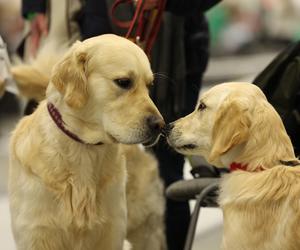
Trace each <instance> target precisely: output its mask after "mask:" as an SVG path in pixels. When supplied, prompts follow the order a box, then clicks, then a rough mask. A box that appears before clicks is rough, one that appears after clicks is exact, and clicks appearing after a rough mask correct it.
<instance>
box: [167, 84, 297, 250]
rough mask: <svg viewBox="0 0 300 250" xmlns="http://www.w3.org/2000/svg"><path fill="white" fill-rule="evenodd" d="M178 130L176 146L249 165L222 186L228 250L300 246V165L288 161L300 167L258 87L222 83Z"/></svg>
mask: <svg viewBox="0 0 300 250" xmlns="http://www.w3.org/2000/svg"><path fill="white" fill-rule="evenodd" d="M200 103H202V104H201V105H200ZM203 104H204V105H205V106H206V107H205V108H203V109H201V107H203ZM199 107H200V109H199ZM173 125H174V128H173V129H172V130H171V132H170V134H169V136H168V142H169V143H170V145H172V146H173V147H174V148H175V149H176V150H177V151H179V152H181V153H183V154H193V155H202V156H204V157H205V158H206V159H207V160H208V161H209V162H210V163H212V164H215V165H216V166H218V167H229V165H230V163H232V162H237V163H241V164H242V165H246V166H247V171H236V172H233V173H231V174H228V175H227V176H225V177H224V178H223V180H222V182H221V193H220V198H219V199H220V200H219V202H220V206H221V207H222V209H223V214H224V234H223V243H222V249H224V250H253V249H255V250H270V249H272V250H283V249H284V250H296V249H300V233H299V232H300V231H299V226H300V202H299V197H300V168H299V167H288V166H284V165H282V164H281V163H280V161H288V160H293V161H296V162H298V163H299V164H300V162H299V161H298V159H297V158H296V157H295V155H294V151H293V147H292V144H291V141H290V138H289V137H288V135H287V133H286V131H285V128H284V126H283V123H282V121H281V119H280V117H279V115H278V114H277V112H276V111H275V110H274V108H273V107H272V106H271V105H270V104H269V103H268V101H267V99H266V97H265V96H264V94H263V93H262V91H261V90H260V89H259V88H258V87H256V86H255V85H253V84H249V83H225V84H220V85H217V86H216V87H213V88H212V89H210V90H209V91H207V92H206V93H204V94H203V95H202V96H201V97H200V100H199V103H198V105H197V107H196V109H195V111H194V112H193V113H192V114H190V115H188V116H186V117H183V118H182V119H179V120H178V121H175V122H174V123H173ZM191 145H192V147H193V148H191ZM299 166H300V165H299Z"/></svg>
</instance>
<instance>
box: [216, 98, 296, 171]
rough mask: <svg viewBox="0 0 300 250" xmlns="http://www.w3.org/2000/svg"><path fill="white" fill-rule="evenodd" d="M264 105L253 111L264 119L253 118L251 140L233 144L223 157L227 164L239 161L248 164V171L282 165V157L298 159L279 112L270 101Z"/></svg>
mask: <svg viewBox="0 0 300 250" xmlns="http://www.w3.org/2000/svg"><path fill="white" fill-rule="evenodd" d="M262 106H264V107H263V108H261V107H260V106H258V107H257V108H256V110H254V111H253V112H255V114H256V115H260V116H261V119H259V120H257V121H258V122H254V121H253V123H252V125H251V127H250V132H249V134H250V136H249V139H248V140H247V142H245V143H243V144H241V145H237V146H235V147H233V148H232V149H231V150H230V151H228V152H227V153H226V154H224V155H222V156H221V157H220V160H221V162H222V163H223V164H224V166H227V167H228V166H229V165H230V164H231V163H233V162H236V163H240V164H242V165H247V171H250V172H255V171H259V170H260V169H269V168H272V167H274V166H276V165H279V164H280V161H288V160H294V159H296V157H295V154H294V149H293V146H292V143H291V140H290V138H289V136H288V135H287V133H286V130H285V128H284V125H283V123H282V121H281V119H280V117H279V115H278V114H277V113H276V112H275V110H274V108H273V107H272V106H271V105H270V104H269V103H262Z"/></svg>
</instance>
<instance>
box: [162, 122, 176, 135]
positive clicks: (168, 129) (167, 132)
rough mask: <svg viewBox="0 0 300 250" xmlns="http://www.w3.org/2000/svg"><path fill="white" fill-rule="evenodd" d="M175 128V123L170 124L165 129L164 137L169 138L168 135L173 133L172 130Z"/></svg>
mask: <svg viewBox="0 0 300 250" xmlns="http://www.w3.org/2000/svg"><path fill="white" fill-rule="evenodd" d="M173 128H174V123H173V122H172V123H169V124H167V125H166V126H165V127H164V128H163V131H162V133H163V135H164V136H166V137H168V135H169V134H170V133H171V131H172V129H173Z"/></svg>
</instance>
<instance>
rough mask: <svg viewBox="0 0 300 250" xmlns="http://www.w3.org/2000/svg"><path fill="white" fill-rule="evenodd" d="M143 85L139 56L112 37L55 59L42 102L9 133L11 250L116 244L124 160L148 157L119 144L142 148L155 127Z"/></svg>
mask: <svg viewBox="0 0 300 250" xmlns="http://www.w3.org/2000/svg"><path fill="white" fill-rule="evenodd" d="M152 81H153V74H152V72H151V69H150V65H149V62H148V59H147V57H146V55H145V54H144V52H143V51H142V50H141V49H140V48H139V47H138V46H136V45H135V44H133V43H132V42H130V41H128V40H126V39H124V38H121V37H117V36H115V35H103V36H99V37H95V38H90V39H88V40H85V41H84V42H77V43H75V44H74V45H73V46H72V47H71V48H70V50H69V51H68V52H67V53H66V55H65V56H64V57H63V58H62V60H61V61H60V62H58V63H57V64H56V65H55V67H54V68H53V72H52V76H51V80H50V83H49V86H48V88H47V94H46V96H47V98H46V100H44V101H42V102H41V103H40V105H39V106H38V108H37V109H36V111H35V112H34V113H33V114H32V115H30V116H27V117H25V118H23V119H22V120H21V121H20V123H19V124H18V125H17V128H16V129H15V131H14V132H13V135H12V138H11V146H10V173H9V195H10V209H11V216H12V227H13V233H14V237H15V240H16V243H17V247H18V249H37V250H44V249H49V250H50V249H51V250H53V249H55V250H59V249H70V250H71V249H72V250H74V249H85V250H88V249H103V250H119V249H122V246H123V242H124V238H125V234H126V225H127V223H126V217H127V212H126V197H125V181H126V166H125V165H126V161H127V163H128V164H129V165H130V163H133V164H135V163H136V162H137V161H136V160H135V159H131V158H130V157H133V155H136V157H138V156H139V157H140V158H138V159H148V160H149V157H150V156H149V155H146V154H145V153H143V152H142V151H141V150H139V149H138V148H137V147H136V146H131V147H132V148H131V149H130V148H124V147H125V146H124V145H122V144H136V143H145V144H152V143H154V142H155V141H156V140H157V138H158V137H159V134H160V130H161V128H162V127H163V125H164V121H163V118H162V117H161V115H160V113H159V111H158V110H157V108H156V107H155V105H154V104H153V102H152V101H151V99H150V98H149V95H148V86H149V85H151V84H152ZM127 147H129V146H127ZM131 154H133V155H131ZM130 155H131V156H130ZM127 156H129V157H127ZM147 157H148V158H147ZM140 164H143V162H140ZM136 167H137V168H138V167H139V166H136ZM129 175H130V173H129ZM156 175H157V169H156V168H155V169H154V170H153V169H152V175H151V176H148V179H149V180H151V178H155V177H157V176H156ZM147 183H149V182H147ZM153 184H156V183H155V182H154V183H153ZM157 188H159V186H158V187H157ZM137 193H142V191H140V192H137ZM142 195H143V193H142ZM140 196H141V195H140ZM154 200H155V198H154ZM160 210H161V208H159V211H160ZM145 219H148V218H145ZM157 223H158V225H159V223H162V222H159V221H157ZM138 226H139V225H135V227H138Z"/></svg>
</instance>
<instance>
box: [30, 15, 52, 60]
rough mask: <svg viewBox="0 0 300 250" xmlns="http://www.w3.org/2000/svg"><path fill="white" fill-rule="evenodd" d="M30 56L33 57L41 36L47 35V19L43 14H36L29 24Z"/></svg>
mask: <svg viewBox="0 0 300 250" xmlns="http://www.w3.org/2000/svg"><path fill="white" fill-rule="evenodd" d="M30 26H31V27H30V28H31V35H30V49H29V50H30V54H31V55H32V56H33V57H35V56H36V52H37V50H38V48H39V45H40V41H41V38H42V36H44V35H47V34H48V19H47V17H46V15H45V14H42V13H38V14H37V15H36V16H35V17H34V18H33V20H32V21H31V23H30Z"/></svg>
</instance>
